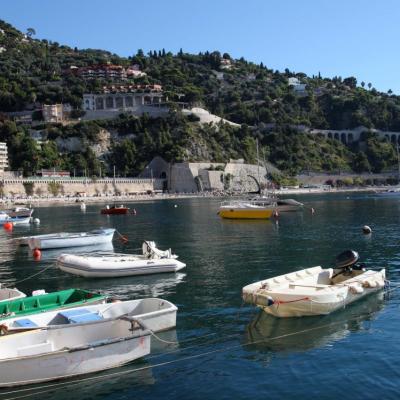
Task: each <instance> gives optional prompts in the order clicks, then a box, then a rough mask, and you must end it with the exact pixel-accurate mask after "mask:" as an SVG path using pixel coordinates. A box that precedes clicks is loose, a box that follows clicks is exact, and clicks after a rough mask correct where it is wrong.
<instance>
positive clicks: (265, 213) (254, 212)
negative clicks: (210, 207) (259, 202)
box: [218, 208, 273, 219]
mask: <svg viewBox="0 0 400 400" xmlns="http://www.w3.org/2000/svg"><path fill="white" fill-rule="evenodd" d="M272 213H273V209H251V208H249V209H235V208H227V209H220V210H219V213H218V214H219V216H220V217H221V218H225V219H270V218H271V217H272Z"/></svg>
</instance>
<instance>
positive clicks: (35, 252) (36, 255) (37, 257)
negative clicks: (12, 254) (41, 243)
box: [32, 248, 42, 261]
mask: <svg viewBox="0 0 400 400" xmlns="http://www.w3.org/2000/svg"><path fill="white" fill-rule="evenodd" d="M32 255H33V258H34V259H35V260H36V261H39V260H40V259H41V258H42V252H41V251H40V250H39V249H38V248H36V249H35V250H33V252H32Z"/></svg>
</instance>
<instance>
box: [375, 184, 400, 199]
mask: <svg viewBox="0 0 400 400" xmlns="http://www.w3.org/2000/svg"><path fill="white" fill-rule="evenodd" d="M376 194H377V195H379V196H384V197H396V196H400V187H398V186H397V187H395V188H392V189H387V190H383V191H379V192H376Z"/></svg>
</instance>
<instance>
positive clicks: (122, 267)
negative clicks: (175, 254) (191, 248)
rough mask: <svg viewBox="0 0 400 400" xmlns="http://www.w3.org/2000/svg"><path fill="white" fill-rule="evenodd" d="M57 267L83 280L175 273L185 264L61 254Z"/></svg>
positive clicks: (172, 260)
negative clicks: (83, 278) (81, 277)
mask: <svg viewBox="0 0 400 400" xmlns="http://www.w3.org/2000/svg"><path fill="white" fill-rule="evenodd" d="M57 266H58V268H60V269H61V270H62V271H64V272H68V273H70V274H74V275H78V276H83V277H85V278H114V277H122V276H133V275H149V274H159V273H168V272H169V273H171V272H177V271H179V270H181V269H182V268H185V266H186V264H184V263H182V262H180V261H178V260H176V259H154V260H146V259H138V260H133V261H129V257H128V258H127V259H122V260H121V261H119V258H115V257H86V256H79V255H73V254H61V255H60V257H58V259H57Z"/></svg>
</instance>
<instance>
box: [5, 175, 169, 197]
mask: <svg viewBox="0 0 400 400" xmlns="http://www.w3.org/2000/svg"><path fill="white" fill-rule="evenodd" d="M1 182H2V191H3V193H2V194H3V196H9V197H14V196H26V195H27V187H31V190H32V192H33V196H39V197H45V196H53V193H52V190H51V187H54V186H57V187H58V191H59V194H61V195H64V196H76V195H81V196H85V195H86V196H94V195H98V196H99V195H115V194H123V195H125V194H142V193H148V192H149V191H151V192H153V191H158V190H162V182H163V181H162V180H161V179H144V178H143V179H142V178H140V179H139V178H115V179H113V178H105V179H104V178H103V179H85V178H64V179H63V178H26V179H23V178H22V179H21V178H15V179H3V180H2V181H1Z"/></svg>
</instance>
